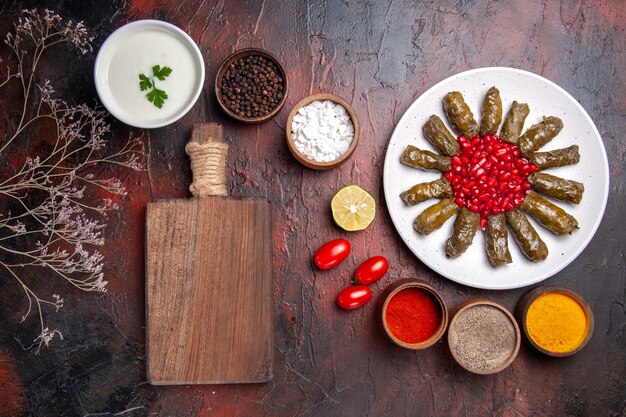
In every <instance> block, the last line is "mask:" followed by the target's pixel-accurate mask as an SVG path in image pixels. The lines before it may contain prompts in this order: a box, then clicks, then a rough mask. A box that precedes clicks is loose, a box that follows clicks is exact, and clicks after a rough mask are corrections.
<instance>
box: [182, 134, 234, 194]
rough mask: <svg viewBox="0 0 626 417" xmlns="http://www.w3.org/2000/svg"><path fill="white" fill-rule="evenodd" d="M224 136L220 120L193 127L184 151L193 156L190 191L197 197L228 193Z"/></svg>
mask: <svg viewBox="0 0 626 417" xmlns="http://www.w3.org/2000/svg"><path fill="white" fill-rule="evenodd" d="M223 137H224V132H223V130H222V125H221V124H219V123H205V124H198V125H194V126H193V130H192V132H191V139H190V140H189V142H188V143H187V146H185V152H187V155H189V158H191V172H192V173H193V183H192V184H191V185H190V186H189V190H190V191H191V194H193V196H194V197H204V196H211V195H218V196H227V195H228V190H227V189H226V174H225V170H226V157H227V156H228V145H227V144H226V143H224V142H222V139H223Z"/></svg>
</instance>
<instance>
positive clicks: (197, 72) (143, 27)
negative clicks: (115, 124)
mask: <svg viewBox="0 0 626 417" xmlns="http://www.w3.org/2000/svg"><path fill="white" fill-rule="evenodd" d="M94 79H95V83H96V90H97V91H98V96H99V97H100V100H102V104H104V107H106V109H107V110H108V111H109V112H110V113H111V114H112V115H113V116H114V117H115V118H117V119H118V120H120V121H122V122H124V123H126V124H128V125H131V126H135V127H140V128H146V129H152V128H157V127H162V126H167V125H169V124H171V123H174V122H175V121H177V120H178V119H180V118H181V117H183V116H184V115H185V114H186V113H187V112H188V111H189V110H190V109H191V107H193V105H194V104H195V102H196V101H197V100H198V97H199V96H200V93H201V92H202V87H203V85H204V60H203V58H202V54H201V53H200V49H198V46H197V45H196V43H195V42H194V41H193V39H191V38H190V37H189V35H187V34H186V33H185V32H183V31H182V30H181V29H180V28H178V27H176V26H174V25H172V24H169V23H166V22H162V21H160V20H138V21H135V22H132V23H128V24H126V25H124V26H122V27H120V28H119V29H117V30H116V31H115V32H113V33H112V34H111V35H110V36H109V37H108V38H107V39H106V41H104V43H103V44H102V47H101V48H100V51H98V56H97V57H96V63H95V67H94Z"/></svg>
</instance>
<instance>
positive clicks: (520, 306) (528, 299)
mask: <svg viewBox="0 0 626 417" xmlns="http://www.w3.org/2000/svg"><path fill="white" fill-rule="evenodd" d="M548 293H561V294H565V295H567V296H569V297H571V298H573V299H574V300H575V301H576V302H578V304H579V305H580V306H581V307H582V309H583V311H584V312H585V317H586V318H587V336H586V337H585V339H584V340H583V341H582V342H581V343H580V345H579V346H578V347H577V348H576V349H574V350H571V351H569V352H553V351H551V350H547V349H544V348H543V347H541V346H539V345H538V344H537V343H535V341H534V340H533V339H532V338H531V337H530V335H529V334H528V327H527V326H526V315H527V314H528V309H529V308H530V305H531V304H532V303H533V302H534V301H535V300H536V299H537V298H539V296H541V295H543V294H548ZM515 316H516V317H517V319H518V321H519V323H520V325H521V326H522V333H524V339H526V341H527V342H528V343H529V344H530V345H531V346H532V347H534V348H535V349H537V350H538V351H539V352H541V353H544V354H546V355H548V356H554V357H557V358H561V357H565V356H571V355H573V354H574V353H577V352H579V351H580V350H581V349H582V348H584V347H585V346H586V345H587V343H589V340H590V339H591V335H592V334H593V328H594V318H593V312H592V311H591V307H589V305H588V304H587V303H586V302H585V300H584V299H583V298H582V297H581V296H580V295H579V294H577V293H575V292H574V291H572V290H570V289H567V288H563V287H559V286H556V285H545V286H541V287H537V288H534V289H532V290H530V291H528V292H527V293H526V294H524V295H523V296H522V298H520V300H519V302H518V303H517V307H516V308H515Z"/></svg>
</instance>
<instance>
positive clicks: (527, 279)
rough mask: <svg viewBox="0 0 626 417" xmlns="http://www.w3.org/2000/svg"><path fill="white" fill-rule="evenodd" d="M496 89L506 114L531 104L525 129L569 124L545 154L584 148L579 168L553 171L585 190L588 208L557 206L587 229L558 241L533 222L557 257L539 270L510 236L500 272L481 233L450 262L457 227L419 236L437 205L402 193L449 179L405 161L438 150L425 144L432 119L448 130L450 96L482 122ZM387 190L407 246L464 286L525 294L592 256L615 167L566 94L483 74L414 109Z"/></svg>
mask: <svg viewBox="0 0 626 417" xmlns="http://www.w3.org/2000/svg"><path fill="white" fill-rule="evenodd" d="M494 85H495V86H496V87H497V88H498V89H499V90H500V96H501V98H502V106H503V113H504V115H506V112H508V109H509V107H510V105H511V103H512V102H513V100H517V101H518V102H523V103H528V105H529V106H530V114H529V115H528V117H527V119H526V123H525V125H524V127H525V128H527V127H529V126H530V125H532V124H535V123H537V122H538V121H540V120H541V117H542V116H544V115H546V116H558V117H560V118H561V119H562V120H563V123H564V127H563V130H562V131H561V133H559V135H558V136H557V137H555V138H554V139H553V140H552V142H550V143H549V144H548V145H546V146H545V148H544V149H542V151H543V150H552V149H558V148H565V147H568V146H570V145H574V144H577V145H579V147H580V155H581V158H580V162H579V163H578V164H576V165H571V166H566V167H560V168H552V169H549V170H546V172H548V173H551V174H554V175H557V176H560V177H563V178H567V179H572V180H576V181H580V182H582V183H583V184H584V185H585V194H584V196H583V200H582V202H581V203H580V205H575V204H568V203H563V202H559V201H554V202H555V203H556V204H557V205H558V206H560V207H562V208H563V209H565V210H566V211H567V212H568V213H570V214H572V215H573V216H574V217H576V219H577V220H578V224H579V226H580V229H579V230H577V231H575V232H574V233H573V234H572V235H565V236H556V235H554V234H552V232H550V231H548V230H547V229H544V228H543V227H542V226H540V225H539V224H538V223H537V222H535V221H534V219H531V221H532V222H533V225H534V226H535V229H536V230H537V232H538V233H539V234H540V236H541V238H542V239H543V240H544V241H545V242H546V244H547V245H548V249H549V251H550V254H549V255H548V258H547V259H546V260H544V261H542V262H537V263H534V262H531V261H529V260H528V259H526V257H525V256H524V255H523V253H522V252H521V251H520V249H519V248H518V246H517V243H516V242H515V238H514V237H513V236H512V235H511V233H509V250H510V251H511V256H512V258H513V262H512V263H510V264H508V265H505V266H501V267H499V268H493V267H492V266H491V265H490V264H489V261H488V260H487V255H486V253H485V238H484V234H483V233H482V232H481V231H480V230H479V231H478V233H477V234H476V237H475V238H474V243H473V244H472V246H470V247H469V249H468V250H467V252H465V253H464V254H463V255H461V256H460V257H458V258H455V259H448V258H446V256H445V248H444V243H445V241H446V239H447V238H448V237H449V236H450V235H451V233H452V225H453V223H454V220H453V219H450V220H448V222H446V224H445V225H444V226H443V227H442V228H441V229H439V230H437V231H435V232H433V233H431V234H430V235H428V236H423V235H420V234H419V233H417V232H416V231H415V230H413V220H414V219H415V217H417V215H418V214H419V213H421V212H422V211H423V210H424V209H425V208H426V207H428V206H430V205H432V204H433V203H434V201H433V200H429V201H426V202H423V203H421V204H418V205H417V206H413V207H408V206H406V205H405V204H404V202H403V201H402V200H401V199H400V197H399V195H400V193H401V192H402V191H404V190H406V189H408V188H410V187H412V186H413V185H415V184H417V183H419V182H428V181H433V180H435V179H437V178H439V177H440V176H441V174H439V173H437V172H430V171H423V170H417V169H414V168H410V167H407V166H405V165H402V164H401V163H400V155H401V154H402V152H403V151H404V149H405V148H406V147H407V145H409V144H412V145H415V146H417V147H419V148H422V149H430V150H433V148H432V146H431V145H430V144H429V143H428V142H427V141H426V139H424V136H423V134H422V125H423V124H424V123H425V122H426V120H427V119H428V117H429V116H430V115H431V114H436V115H438V116H439V117H441V119H442V120H444V122H446V123H447V119H446V117H445V115H444V113H443V108H442V99H443V97H444V96H445V95H446V93H448V92H450V91H454V90H457V91H460V92H461V93H462V94H463V96H464V98H465V101H466V102H467V104H468V105H469V106H470V108H471V110H472V113H474V117H475V118H476V119H477V120H478V121H479V122H480V115H481V111H480V108H481V105H482V101H483V98H484V97H485V93H486V92H487V90H488V89H489V88H490V87H491V86H494ZM383 188H384V190H385V200H386V202H387V207H388V209H389V213H390V215H391V220H392V221H393V224H394V226H395V227H396V229H397V230H398V233H399V234H400V237H401V238H402V240H404V242H405V243H406V244H407V246H408V247H409V249H411V251H412V252H413V253H414V254H415V255H416V256H417V257H418V258H419V259H420V260H421V261H422V262H424V263H425V264H426V265H428V266H429V267H430V268H432V269H433V270H435V271H436V272H438V273H439V274H441V275H443V276H445V277H446V278H449V279H451V280H453V281H456V282H458V283H461V284H465V285H468V286H471V287H476V288H485V289H493V290H503V289H509V288H519V287H524V286H526V285H531V284H534V283H537V282H539V281H542V280H544V279H546V278H548V277H551V276H552V275H554V274H556V273H557V272H559V271H560V270H561V269H563V268H565V267H566V266H567V265H569V264H570V262H572V261H573V260H574V259H576V257H577V256H578V255H579V254H580V253H581V252H582V250H583V249H585V247H586V246H587V244H588V243H589V241H590V240H591V238H592V237H593V235H594V233H595V232H596V230H597V228H598V226H599V224H600V220H601V219H602V215H603V214H604V209H605V207H606V201H607V197H608V193H609V165H608V162H607V157H606V151H605V150H604V144H603V143H602V139H601V138H600V134H599V133H598V129H597V128H596V126H595V125H594V124H593V121H592V120H591V118H590V117H589V115H588V114H587V112H585V110H584V109H583V108H582V106H581V105H580V104H578V102H577V101H576V100H575V99H574V98H573V97H572V96H570V95H569V94H568V93H567V92H566V91H565V90H563V89H562V88H561V87H559V86H558V85H556V84H554V83H553V82H551V81H548V80H546V79H545V78H543V77H540V76H538V75H536V74H533V73H530V72H526V71H521V70H518V69H512V68H480V69H475V70H471V71H466V72H462V73H460V74H457V75H454V76H452V77H450V78H447V79H445V80H443V81H441V82H440V83H438V84H437V85H435V86H434V87H432V88H430V89H429V90H428V91H426V92H425V93H424V94H422V95H421V96H420V97H419V98H418V99H417V100H415V102H414V103H413V104H412V105H411V106H410V107H409V109H408V110H407V111H406V113H405V114H404V116H402V119H400V122H399V123H398V125H397V126H396V129H395V130H394V132H393V135H392V136H391V140H390V141H389V146H388V148H387V155H386V156H385V167H384V172H383Z"/></svg>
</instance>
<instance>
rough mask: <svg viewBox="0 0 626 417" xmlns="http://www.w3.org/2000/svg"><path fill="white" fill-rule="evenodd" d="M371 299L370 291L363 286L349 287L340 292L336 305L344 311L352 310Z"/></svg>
mask: <svg viewBox="0 0 626 417" xmlns="http://www.w3.org/2000/svg"><path fill="white" fill-rule="evenodd" d="M371 299H372V290H370V289H369V287H367V286H365V285H351V286H349V287H348V288H344V289H343V290H341V292H340V293H339V295H338V296H337V304H339V307H341V308H343V309H344V310H354V309H355V308H359V307H361V306H362V305H364V304H365V303H367V302H368V301H369V300H371Z"/></svg>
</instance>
